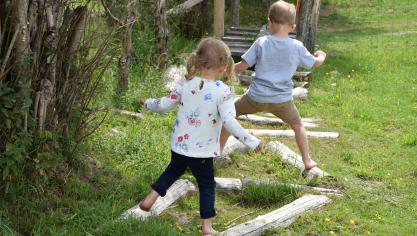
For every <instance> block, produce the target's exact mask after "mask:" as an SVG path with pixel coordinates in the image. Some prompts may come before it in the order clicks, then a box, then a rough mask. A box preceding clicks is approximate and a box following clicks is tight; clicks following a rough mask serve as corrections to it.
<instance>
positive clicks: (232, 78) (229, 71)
mask: <svg viewBox="0 0 417 236" xmlns="http://www.w3.org/2000/svg"><path fill="white" fill-rule="evenodd" d="M226 78H227V81H226V83H227V84H229V85H232V84H233V83H234V82H236V74H235V61H234V60H233V57H231V56H229V57H228V58H227V68H226Z"/></svg>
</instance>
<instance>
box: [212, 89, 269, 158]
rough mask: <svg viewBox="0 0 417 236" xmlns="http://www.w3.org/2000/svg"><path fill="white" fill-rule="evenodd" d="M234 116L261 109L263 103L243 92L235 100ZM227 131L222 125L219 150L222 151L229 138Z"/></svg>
mask: <svg viewBox="0 0 417 236" xmlns="http://www.w3.org/2000/svg"><path fill="white" fill-rule="evenodd" d="M235 109H236V118H237V117H239V116H240V115H246V114H253V113H256V112H260V111H262V110H263V105H262V104H260V103H257V102H255V101H253V100H252V99H250V98H249V96H248V95H246V94H244V95H243V96H242V97H240V98H238V99H237V100H236V101H235ZM229 136H230V134H229V132H228V131H227V130H226V129H225V128H224V126H223V127H222V131H221V134H220V152H221V153H223V149H224V146H225V145H226V142H227V139H228V138H229Z"/></svg>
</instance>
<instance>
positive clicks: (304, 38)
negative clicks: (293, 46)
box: [296, 0, 320, 52]
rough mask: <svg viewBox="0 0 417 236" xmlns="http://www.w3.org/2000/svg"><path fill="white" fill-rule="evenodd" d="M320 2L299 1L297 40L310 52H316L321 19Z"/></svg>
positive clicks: (311, 0) (312, 0)
mask: <svg viewBox="0 0 417 236" xmlns="http://www.w3.org/2000/svg"><path fill="white" fill-rule="evenodd" d="M319 11H320V0H303V1H301V0H298V1H297V21H296V23H297V39H298V40H300V41H301V42H303V44H304V46H305V47H306V48H307V49H308V50H309V51H310V52H313V51H314V46H315V43H316V29H317V24H318V19H319Z"/></svg>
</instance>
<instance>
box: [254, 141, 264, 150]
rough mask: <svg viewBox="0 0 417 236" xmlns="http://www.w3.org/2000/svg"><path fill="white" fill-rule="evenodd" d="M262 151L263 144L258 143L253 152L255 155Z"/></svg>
mask: <svg viewBox="0 0 417 236" xmlns="http://www.w3.org/2000/svg"><path fill="white" fill-rule="evenodd" d="M263 150H264V143H263V142H262V141H261V142H260V143H259V145H258V146H257V147H256V148H255V150H254V151H255V152H256V153H260V152H262V151H263Z"/></svg>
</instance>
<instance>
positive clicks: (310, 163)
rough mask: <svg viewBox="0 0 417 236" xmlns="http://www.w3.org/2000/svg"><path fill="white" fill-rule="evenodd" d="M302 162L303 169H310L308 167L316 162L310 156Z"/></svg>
mask: <svg viewBox="0 0 417 236" xmlns="http://www.w3.org/2000/svg"><path fill="white" fill-rule="evenodd" d="M303 162H304V169H305V170H310V169H312V168H314V167H316V166H317V163H316V162H315V161H313V160H312V159H311V158H309V159H308V160H303Z"/></svg>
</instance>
